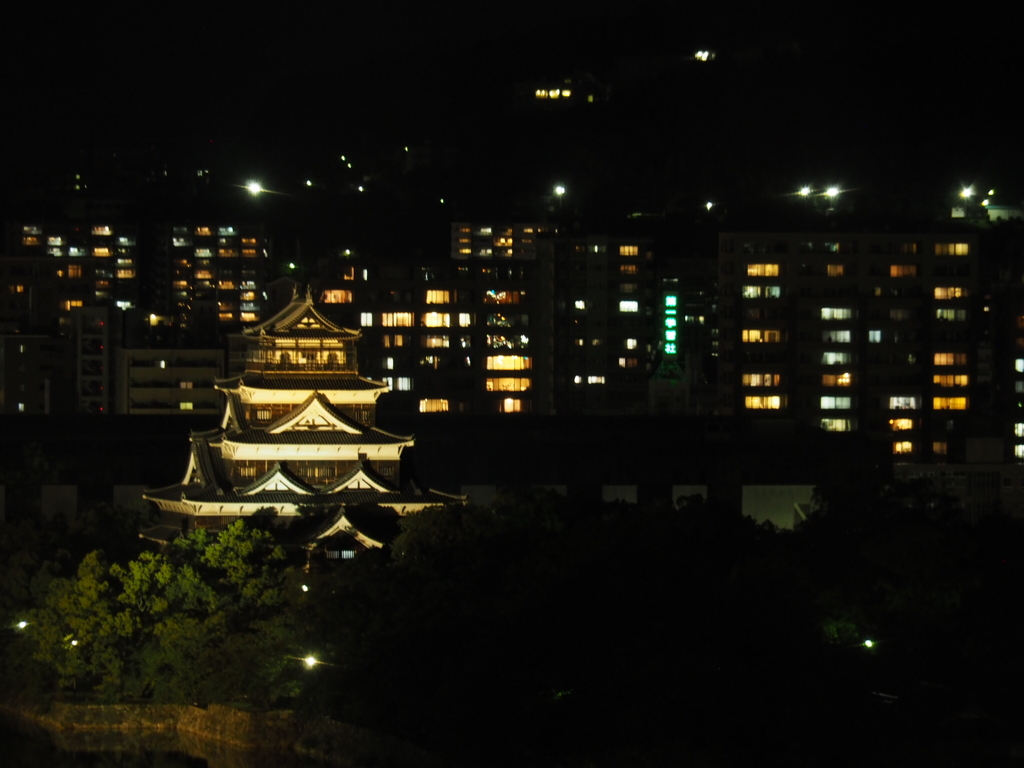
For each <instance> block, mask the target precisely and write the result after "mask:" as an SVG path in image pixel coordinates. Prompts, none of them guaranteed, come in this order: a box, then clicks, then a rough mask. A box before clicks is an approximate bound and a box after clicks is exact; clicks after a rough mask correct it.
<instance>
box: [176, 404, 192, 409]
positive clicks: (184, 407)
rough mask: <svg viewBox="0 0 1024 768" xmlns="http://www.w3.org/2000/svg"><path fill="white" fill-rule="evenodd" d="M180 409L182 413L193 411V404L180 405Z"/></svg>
mask: <svg viewBox="0 0 1024 768" xmlns="http://www.w3.org/2000/svg"><path fill="white" fill-rule="evenodd" d="M178 408H179V409H180V410H182V411H191V410H192V403H178Z"/></svg>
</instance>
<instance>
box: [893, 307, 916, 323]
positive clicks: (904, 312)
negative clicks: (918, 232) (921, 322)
mask: <svg viewBox="0 0 1024 768" xmlns="http://www.w3.org/2000/svg"><path fill="white" fill-rule="evenodd" d="M913 317H914V310H912V309H906V308H902V307H898V308H893V309H890V310H889V319H890V320H911V319H913Z"/></svg>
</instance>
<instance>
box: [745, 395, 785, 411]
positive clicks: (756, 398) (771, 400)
mask: <svg viewBox="0 0 1024 768" xmlns="http://www.w3.org/2000/svg"><path fill="white" fill-rule="evenodd" d="M743 406H744V407H745V408H747V409H748V410H751V411H764V410H767V411H777V410H779V409H781V408H782V407H783V399H782V397H781V396H780V395H767V396H763V395H748V396H747V397H745V398H743Z"/></svg>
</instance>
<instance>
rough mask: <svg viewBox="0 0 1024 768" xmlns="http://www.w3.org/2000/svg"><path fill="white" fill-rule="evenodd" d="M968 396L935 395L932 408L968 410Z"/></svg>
mask: <svg viewBox="0 0 1024 768" xmlns="http://www.w3.org/2000/svg"><path fill="white" fill-rule="evenodd" d="M967 406H968V403H967V398H966V397H933V398H932V409H933V410H936V411H966V410H967Z"/></svg>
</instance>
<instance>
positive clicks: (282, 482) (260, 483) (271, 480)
mask: <svg viewBox="0 0 1024 768" xmlns="http://www.w3.org/2000/svg"><path fill="white" fill-rule="evenodd" d="M264 491H291V492H292V493H300V494H303V495H312V494H315V493H316V491H315V490H314V489H313V487H312V486H310V485H307V484H306V483H304V482H302V481H301V480H299V478H297V477H295V475H293V474H292V473H291V472H289V471H288V470H287V468H286V467H284V466H282V465H281V464H275V465H274V466H273V467H271V468H270V469H269V470H268V471H267V473H266V474H265V475H263V477H260V478H257V480H256V482H254V483H252V484H251V485H248V486H246V487H245V488H239V489H238V491H237V493H238V495H240V496H254V495H255V494H257V493H262V492H264Z"/></svg>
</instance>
